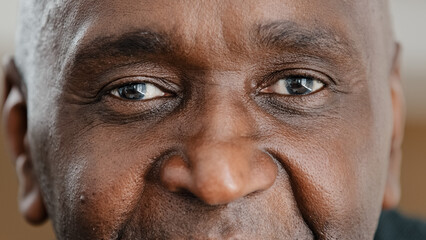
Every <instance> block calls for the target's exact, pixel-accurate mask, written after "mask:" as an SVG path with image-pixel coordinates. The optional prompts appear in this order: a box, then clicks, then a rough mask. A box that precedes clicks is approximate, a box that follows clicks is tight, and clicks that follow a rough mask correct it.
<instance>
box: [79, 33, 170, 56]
mask: <svg viewBox="0 0 426 240" xmlns="http://www.w3.org/2000/svg"><path fill="white" fill-rule="evenodd" d="M170 50H171V49H170V44H169V41H168V39H167V37H166V35H164V34H160V33H157V32H153V31H150V30H139V31H133V32H129V33H124V34H122V35H120V36H118V37H117V36H107V37H98V38H96V39H95V40H92V41H91V42H89V43H88V44H85V45H84V46H83V47H81V48H80V50H78V51H77V54H76V57H75V59H76V61H77V62H86V61H89V62H90V61H91V60H95V61H96V60H98V59H102V58H111V57H136V56H138V55H140V54H161V53H167V52H169V51H170Z"/></svg>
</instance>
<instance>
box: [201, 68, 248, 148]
mask: <svg viewBox="0 0 426 240" xmlns="http://www.w3.org/2000/svg"><path fill="white" fill-rule="evenodd" d="M209 78H210V79H208V80H207V81H206V82H208V83H209V84H208V86H207V87H206V90H205V101H204V107H203V110H202V112H201V114H200V115H199V118H198V120H199V121H200V122H201V123H202V126H203V127H202V130H201V131H200V132H199V133H198V135H201V136H199V137H205V138H209V139H210V141H218V142H220V141H235V140H236V139H238V138H241V137H244V136H248V135H250V133H251V132H254V131H255V129H254V124H253V121H252V120H253V119H252V117H251V116H250V113H249V112H248V111H247V108H246V106H245V105H246V104H245V103H247V99H245V95H244V92H245V89H244V86H243V84H242V83H241V82H243V81H241V79H239V78H244V76H243V75H241V74H239V73H238V72H236V71H220V72H214V73H211V74H210V76H209Z"/></svg>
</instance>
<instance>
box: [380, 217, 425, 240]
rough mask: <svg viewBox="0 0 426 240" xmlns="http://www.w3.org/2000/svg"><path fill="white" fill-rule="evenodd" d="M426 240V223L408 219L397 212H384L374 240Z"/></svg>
mask: <svg viewBox="0 0 426 240" xmlns="http://www.w3.org/2000/svg"><path fill="white" fill-rule="evenodd" d="M393 239H395V240H419V239H420V240H422V239H424V240H426V222H425V221H421V220H418V219H413V218H408V217H406V216H403V215H401V214H400V213H399V212H397V211H384V212H382V215H381V216H380V221H379V226H378V228H377V231H376V235H375V237H374V240H393Z"/></svg>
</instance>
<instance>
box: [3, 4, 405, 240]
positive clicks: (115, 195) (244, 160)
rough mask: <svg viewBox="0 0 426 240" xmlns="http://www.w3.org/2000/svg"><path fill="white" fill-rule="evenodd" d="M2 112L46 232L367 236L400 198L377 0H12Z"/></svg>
mask: <svg viewBox="0 0 426 240" xmlns="http://www.w3.org/2000/svg"><path fill="white" fill-rule="evenodd" d="M21 5H22V8H21V9H22V11H21V15H22V16H21V21H22V22H21V23H20V29H19V34H18V41H17V43H18V44H17V50H16V56H15V58H14V59H9V60H8V61H6V68H5V69H6V73H7V74H6V81H5V84H6V88H5V89H6V95H5V96H6V98H5V101H4V108H3V117H4V122H5V123H6V128H7V134H8V135H7V136H8V139H9V142H10V146H11V149H12V150H11V151H12V155H13V157H14V162H15V164H16V166H17V167H16V168H17V174H18V177H19V181H20V188H21V189H20V209H21V212H22V213H23V215H24V216H25V218H26V219H27V220H28V221H29V222H32V223H40V222H43V221H44V220H45V219H46V218H50V219H51V220H52V223H53V225H54V229H55V232H56V235H57V237H58V239H372V238H373V235H374V232H375V229H376V226H377V221H378V218H379V215H380V212H381V210H382V208H390V207H393V206H395V205H396V204H397V202H398V199H399V183H398V182H399V163H400V158H401V157H400V145H401V141H402V135H403V134H402V126H403V107H402V95H401V87H400V77H399V61H398V54H399V51H398V50H399V49H398V47H397V45H396V44H395V42H394V40H393V37H392V32H391V29H390V25H389V17H388V9H387V3H386V2H385V1H379V0H377V1H370V0H362V1H340V0H321V1H304V0H297V1H295V0H280V1H278V0H267V1H254V0H253V1H239V0H236V1H226V0H205V1H184V0H179V1H166V0H164V1H163V0H156V1H149V0H146V1H140V0H123V1H111V0H103V1H83V0H77V1H60V0H55V1H53V0H52V1H49V0H45V1H37V3H36V1H22V3H21Z"/></svg>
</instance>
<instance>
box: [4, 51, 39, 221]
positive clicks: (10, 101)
mask: <svg viewBox="0 0 426 240" xmlns="http://www.w3.org/2000/svg"><path fill="white" fill-rule="evenodd" d="M4 68H5V69H4V70H5V73H6V75H5V83H4V89H5V92H4V94H5V95H4V99H3V101H2V105H3V123H4V124H5V126H4V127H5V130H6V131H5V132H6V140H7V142H8V143H9V146H10V155H11V157H12V159H13V163H14V165H15V168H16V173H17V175H18V181H19V208H20V211H21V213H22V214H23V215H24V217H25V218H26V220H27V221H28V222H30V223H33V224H39V223H42V222H44V221H45V220H46V219H47V214H46V209H45V207H44V204H43V201H42V195H41V192H40V188H39V185H38V182H37V179H36V177H35V173H34V168H33V164H32V161H31V155H30V151H29V149H30V146H29V145H28V142H27V141H26V136H27V108H26V101H25V96H24V92H25V91H26V90H25V87H23V86H24V84H22V81H21V79H20V76H19V73H18V71H17V68H16V66H15V63H14V61H13V59H12V58H9V59H6V60H5V61H4Z"/></svg>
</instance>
